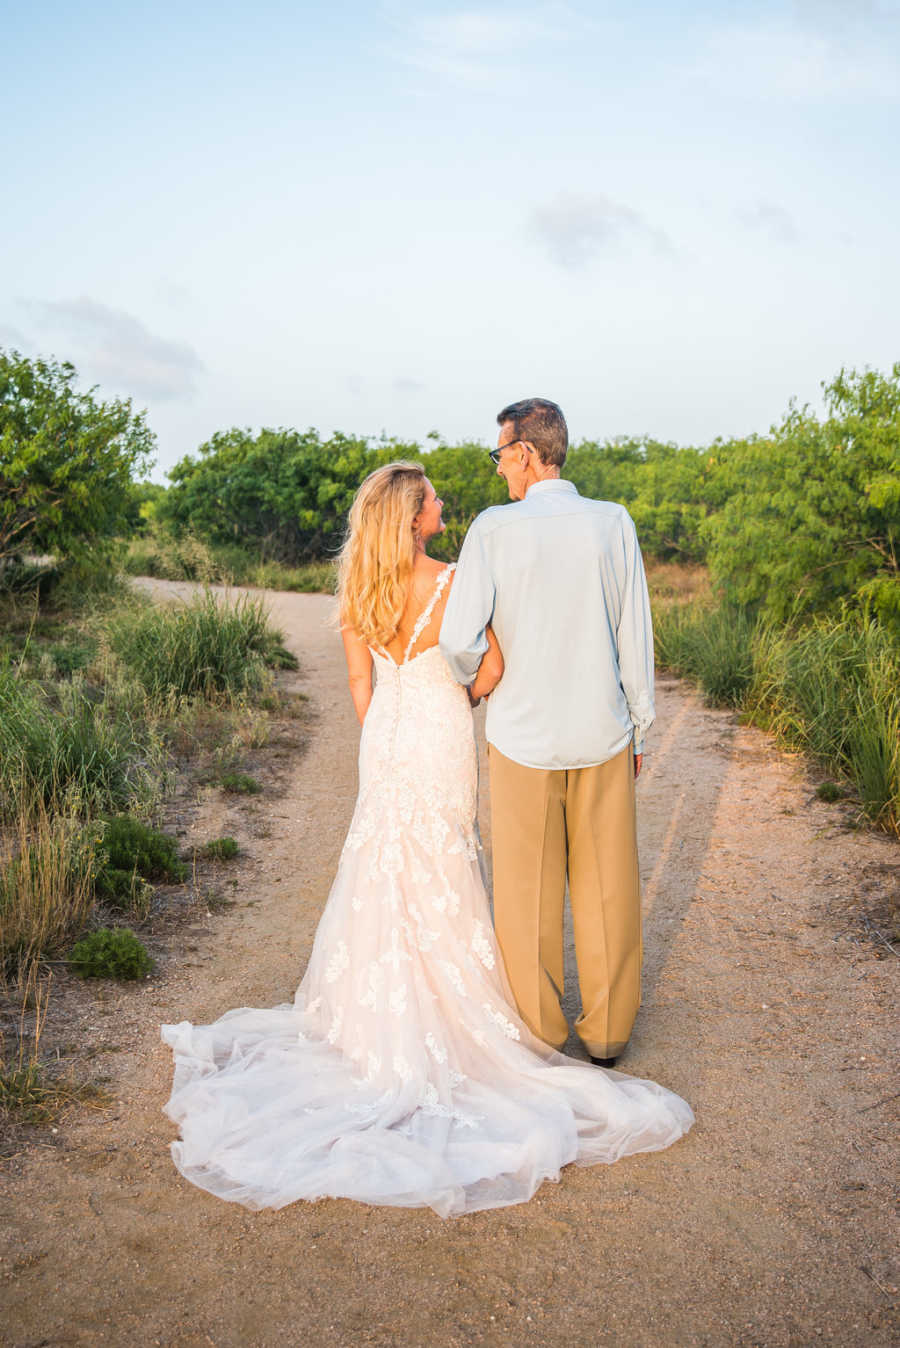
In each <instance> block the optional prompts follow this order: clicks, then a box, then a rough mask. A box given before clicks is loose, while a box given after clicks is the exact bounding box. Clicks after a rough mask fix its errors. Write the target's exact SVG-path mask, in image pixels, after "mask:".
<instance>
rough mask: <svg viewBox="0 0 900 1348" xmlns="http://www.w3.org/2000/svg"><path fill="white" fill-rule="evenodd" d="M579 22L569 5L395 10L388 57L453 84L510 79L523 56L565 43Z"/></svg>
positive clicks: (519, 68)
mask: <svg viewBox="0 0 900 1348" xmlns="http://www.w3.org/2000/svg"><path fill="white" fill-rule="evenodd" d="M582 22H583V21H582V19H581V18H580V16H579V15H578V14H577V13H576V12H575V11H574V10H573V9H572V8H571V7H570V6H569V5H567V4H552V3H551V4H544V5H533V6H530V7H519V6H516V7H515V8H510V7H508V6H501V5H493V6H481V7H475V6H473V7H470V8H467V9H456V10H445V11H444V12H443V13H436V14H423V13H422V12H421V10H419V9H415V10H409V11H406V10H401V9H398V8H395V9H394V11H393V14H392V17H391V23H392V27H393V28H394V31H395V34H396V36H395V40H394V41H393V43H392V44H391V46H390V54H391V55H393V57H394V58H395V59H396V60H398V61H400V62H402V63H403V64H404V65H408V66H413V67H414V68H416V69H418V70H423V71H425V72H426V73H428V74H431V75H440V76H443V77H445V78H447V79H449V80H450V81H452V82H456V83H461V84H482V83H488V82H490V81H491V80H498V79H504V80H508V81H509V80H512V79H513V78H514V77H515V71H516V70H517V69H518V70H519V71H520V72H521V68H522V61H523V57H524V55H525V53H526V52H528V51H530V50H534V49H537V48H538V47H540V46H541V45H545V44H548V43H551V44H554V45H556V44H558V43H560V42H565V41H567V40H568V39H570V38H571V36H572V34H573V31H574V30H575V29H576V27H578V26H580V25H581V24H582Z"/></svg>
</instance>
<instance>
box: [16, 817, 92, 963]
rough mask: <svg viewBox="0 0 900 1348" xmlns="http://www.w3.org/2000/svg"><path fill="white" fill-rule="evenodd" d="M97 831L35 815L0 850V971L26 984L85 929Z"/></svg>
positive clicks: (66, 820)
mask: <svg viewBox="0 0 900 1348" xmlns="http://www.w3.org/2000/svg"><path fill="white" fill-rule="evenodd" d="M95 833H96V831H95V830H94V829H92V828H90V827H89V826H88V827H86V826H85V825H84V824H82V823H81V822H80V821H78V820H76V819H73V818H71V817H66V816H62V815H51V814H49V813H48V812H47V811H46V810H40V811H39V812H38V813H37V814H36V815H34V816H32V817H31V818H30V819H27V818H26V817H25V816H24V815H22V816H20V817H19V819H18V820H17V821H16V827H15V829H14V830H13V831H12V834H11V835H10V834H9V833H7V835H6V838H5V841H4V842H3V843H2V844H0V971H2V975H3V978H4V979H7V978H9V977H12V976H15V977H17V978H18V979H19V981H20V982H21V981H22V980H23V979H24V980H25V981H26V982H27V980H28V978H29V977H30V976H31V974H32V972H33V970H34V968H35V966H36V964H37V961H38V960H39V959H40V957H41V956H42V955H44V954H47V953H51V954H52V953H54V952H57V951H59V950H61V949H62V947H63V945H64V944H65V943H66V942H67V941H69V940H71V939H72V938H73V937H74V936H76V935H77V934H78V933H79V932H80V930H81V928H82V927H83V926H84V923H85V919H86V918H87V915H88V913H89V912H90V909H91V906H92V904H93V901H94V873H95V864H96V863H95V857H96V847H97V844H98V843H99V841H100V839H99V837H98V836H96V835H95Z"/></svg>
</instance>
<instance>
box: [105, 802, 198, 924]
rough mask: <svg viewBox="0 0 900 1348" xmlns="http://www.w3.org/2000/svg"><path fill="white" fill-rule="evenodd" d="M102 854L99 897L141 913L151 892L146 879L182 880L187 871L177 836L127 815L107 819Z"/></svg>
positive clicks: (116, 905) (117, 905) (109, 902)
mask: <svg viewBox="0 0 900 1348" xmlns="http://www.w3.org/2000/svg"><path fill="white" fill-rule="evenodd" d="M99 858H100V865H99V867H98V871H97V877H96V893H97V897H98V899H102V900H103V902H104V903H106V904H108V905H109V906H110V907H113V908H121V909H130V910H131V911H133V912H137V913H139V914H141V915H142V916H143V915H144V914H145V913H146V911H147V908H148V905H149V899H150V895H151V893H152V890H151V887H150V886H149V884H148V883H147V881H149V880H168V881H171V882H173V883H179V882H180V881H182V880H183V879H184V877H185V875H186V874H187V872H186V869H185V867H184V865H183V864H182V862H181V861H179V859H178V844H177V842H176V840H175V839H174V838H172V837H170V836H169V835H168V834H166V833H159V832H158V831H157V830H156V829H152V828H149V827H148V826H147V825H146V824H143V823H141V821H140V820H139V819H132V818H130V817H129V816H128V815H121V816H118V817H117V818H114V819H110V820H108V821H107V823H106V826H105V829H104V833H103V842H102V845H101V847H100V851H99Z"/></svg>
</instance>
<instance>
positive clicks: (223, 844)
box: [200, 838, 240, 861]
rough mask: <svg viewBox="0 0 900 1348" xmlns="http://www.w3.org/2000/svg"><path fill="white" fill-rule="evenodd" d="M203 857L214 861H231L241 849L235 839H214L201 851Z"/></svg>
mask: <svg viewBox="0 0 900 1348" xmlns="http://www.w3.org/2000/svg"><path fill="white" fill-rule="evenodd" d="M200 850H201V852H202V854H203V856H205V857H210V858H211V859H212V860H213V861H231V860H232V858H234V857H236V856H237V854H238V852H239V851H240V848H239V847H238V845H237V842H236V841H235V839H234V838H213V839H211V841H210V842H208V843H205V844H204V846H203V847H202V848H201V849H200Z"/></svg>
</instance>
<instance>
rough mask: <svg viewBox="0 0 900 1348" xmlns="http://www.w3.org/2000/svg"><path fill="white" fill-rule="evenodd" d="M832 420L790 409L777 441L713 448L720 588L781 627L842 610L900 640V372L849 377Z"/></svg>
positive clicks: (832, 407) (712, 558)
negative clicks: (852, 610)
mask: <svg viewBox="0 0 900 1348" xmlns="http://www.w3.org/2000/svg"><path fill="white" fill-rule="evenodd" d="M825 403H826V410H827V416H826V417H825V418H824V420H820V419H819V417H817V416H816V415H815V414H814V413H813V412H812V411H810V409H809V408H807V407H804V408H802V409H801V408H798V407H796V406H792V407H791V409H790V411H789V412H788V413H787V415H786V416H785V418H784V420H783V421H782V423H781V425H780V426H777V427H773V429H772V430H771V432H770V433H769V435H767V436H755V437H751V438H749V439H747V440H735V441H732V442H730V443H728V444H722V445H720V446H718V447H714V450H713V451H711V453H712V454H713V457H714V458H715V459H716V461H717V462H716V471H715V477H716V491H717V495H718V497H719V498H720V499H721V505H720V506H719V508H717V509H715V510H714V511H712V512H711V514H710V515H709V517H708V519H707V520H706V522H705V524H704V526H703V532H704V533H705V536H706V538H707V539H708V542H709V563H710V567H711V569H712V573H713V578H714V580H715V581H716V582H717V583H718V584H719V585H720V586H721V587H722V589H723V591H724V593H725V594H726V595H727V596H728V597H729V598H730V599H731V600H732V601H733V602H735V603H737V604H741V605H751V606H754V607H757V608H760V609H762V611H763V612H765V613H766V614H767V615H769V616H771V617H772V618H774V619H776V620H777V621H781V622H784V621H787V620H788V619H792V618H797V617H799V616H801V615H806V614H814V613H823V612H829V611H830V612H832V613H834V612H836V611H837V610H838V608H839V605H840V604H841V602H842V601H849V602H851V603H852V604H853V605H854V607H856V608H858V609H859V610H860V611H862V612H863V613H870V614H873V615H876V616H878V617H879V619H880V620H881V621H882V622H883V623H884V624H887V625H892V626H894V627H895V628H897V629H900V364H897V365H895V366H894V367H893V369H892V371H891V372H890V374H888V375H882V374H879V373H878V372H877V371H873V370H866V371H864V372H863V373H861V374H860V373H858V372H856V371H843V370H842V371H841V373H840V374H839V375H838V376H837V378H836V379H834V380H833V381H832V382H831V383H830V384H829V385H827V386H826V387H825Z"/></svg>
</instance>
